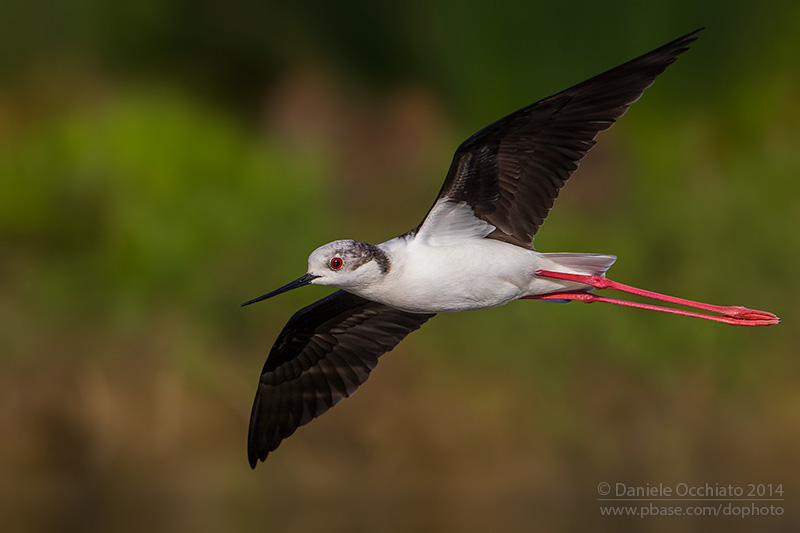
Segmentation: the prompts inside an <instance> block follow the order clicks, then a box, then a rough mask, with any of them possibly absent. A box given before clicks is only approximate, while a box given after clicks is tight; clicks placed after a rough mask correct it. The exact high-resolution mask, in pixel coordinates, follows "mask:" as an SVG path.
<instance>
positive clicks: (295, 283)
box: [239, 274, 319, 307]
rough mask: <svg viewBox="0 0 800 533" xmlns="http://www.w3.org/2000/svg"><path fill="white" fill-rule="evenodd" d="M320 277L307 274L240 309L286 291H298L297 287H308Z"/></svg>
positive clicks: (247, 303) (254, 299) (246, 303)
mask: <svg viewBox="0 0 800 533" xmlns="http://www.w3.org/2000/svg"><path fill="white" fill-rule="evenodd" d="M318 277H319V276H315V275H313V274H305V275H304V276H300V277H299V278H297V279H296V280H294V281H292V282H291V283H287V284H286V285H284V286H283V287H281V288H280V289H275V290H274V291H272V292H268V293H267V294H264V295H263V296H259V297H258V298H253V299H252V300H250V301H249V302H245V303H243V304H242V305H240V306H239V307H244V306H245V305H250V304H254V303H256V302H260V301H262V300H266V299H267V298H272V297H273V296H277V295H279V294H282V293H284V292H286V291H290V290H292V289H296V288H297V287H302V286H303V285H308V284H309V283H311V280H313V279H316V278H318Z"/></svg>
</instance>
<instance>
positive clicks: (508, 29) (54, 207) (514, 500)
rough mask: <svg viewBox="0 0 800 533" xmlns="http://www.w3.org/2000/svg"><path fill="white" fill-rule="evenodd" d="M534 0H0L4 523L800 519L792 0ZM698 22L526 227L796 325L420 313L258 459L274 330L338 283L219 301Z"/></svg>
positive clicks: (724, 527) (394, 216)
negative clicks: (555, 99)
mask: <svg viewBox="0 0 800 533" xmlns="http://www.w3.org/2000/svg"><path fill="white" fill-rule="evenodd" d="M521 4H522V3H511V2H509V3H502V2H501V3H486V2H478V1H475V0H469V1H463V2H459V3H458V4H455V5H449V6H448V5H445V4H444V3H436V2H434V3H430V2H419V1H410V2H403V3H397V4H385V5H380V4H378V5H376V3H374V2H366V1H361V2H321V1H319V2H307V3H300V2H296V3H283V4H275V3H271V2H255V1H252V2H251V1H247V0H232V1H227V2H211V1H199V2H186V1H180V0H168V1H159V0H143V1H139V2H132V1H131V2H106V1H101V0H79V1H77V2H67V1H64V0H60V1H59V0H38V1H26V2H23V1H21V0H10V1H8V0H6V1H4V2H3V3H2V4H0V185H1V187H0V529H2V530H3V531H6V532H15V531H24V532H27V531H31V532H38V531H104V532H105V531H131V532H133V531H193V532H205V531H209V532H210V531H301V532H302V531H310V530H314V529H325V530H328V531H365V532H372V531H377V532H382V531H453V532H469V531H551V530H591V531H621V530H637V531H679V530H680V531H712V530H716V531H751V530H753V531H754V530H758V531H775V532H778V531H796V530H798V529H800V518H798V514H797V512H798V497H800V475H799V474H798V472H800V464H799V463H800V451H798V449H799V448H800V447H799V445H800V387H799V386H798V383H800V362H798V361H799V357H800V356H799V355H798V346H799V345H800V342H798V341H800V334H799V333H798V328H797V326H796V324H797V321H798V319H800V312H799V310H798V303H797V301H798V298H799V297H800V283H798V275H797V265H798V262H800V242H798V237H797V229H798V227H799V226H800V209H798V207H797V205H798V193H800V185H798V178H799V177H800V150H798V147H799V146H800V97H799V96H798V95H800V68H799V67H798V51H800V4H798V3H796V2H789V1H786V2H777V1H767V2H759V3H758V4H757V5H756V4H755V3H753V2H746V1H732V2H695V1H689V0H678V1H676V0H670V1H662V2H650V3H647V4H646V5H645V6H643V5H642V4H641V2H634V1H632V0H628V1H622V2H617V3H615V5H614V6H613V7H612V6H608V5H606V4H607V3H605V2H589V1H580V2H570V3H568V5H567V4H558V3H545V2H527V3H524V5H521ZM565 6H566V7H565ZM701 26H706V27H707V29H706V30H705V31H704V32H703V33H702V34H701V36H700V39H699V41H697V42H696V43H695V44H694V45H693V47H692V49H691V50H690V51H689V52H687V53H686V54H685V55H683V56H681V58H680V59H679V60H678V62H677V63H676V64H675V65H673V66H671V67H670V68H669V69H668V70H667V71H666V72H665V73H664V74H663V75H662V76H661V77H660V78H659V79H658V81H657V82H656V84H655V85H654V86H653V87H651V88H650V89H649V90H648V91H647V92H646V93H645V95H644V97H643V98H642V100H641V101H640V102H638V103H637V104H635V105H634V106H633V108H632V109H631V111H630V113H628V114H627V115H626V116H625V117H624V118H623V119H622V120H621V121H620V123H619V124H617V125H616V126H615V127H614V128H613V129H612V130H611V131H609V132H607V133H604V134H602V135H601V136H600V139H599V140H600V144H599V145H598V147H597V148H596V149H595V150H594V151H593V152H592V153H591V154H590V155H589V157H588V158H587V159H586V160H585V162H584V164H583V165H582V167H581V169H580V171H579V172H578V173H577V174H576V175H575V177H574V178H573V179H572V180H571V181H570V183H569V186H568V187H566V189H565V190H564V191H563V194H562V196H561V198H560V199H559V201H558V203H557V204H556V209H555V210H554V211H553V213H552V214H551V216H550V217H549V218H548V221H547V223H546V224H545V225H544V227H543V229H542V231H541V232H540V233H539V235H538V236H537V239H536V245H537V249H539V250H541V251H549V252H554V251H583V252H598V253H614V254H617V255H618V256H619V258H620V259H619V261H618V263H617V265H616V266H614V268H613V269H612V271H611V274H610V276H611V277H613V278H614V279H618V280H620V281H622V282H626V283H630V284H634V285H637V286H643V287H647V288H651V289H653V290H657V291H661V292H666V293H668V294H675V295H678V296H684V297H688V298H696V299H699V300H702V301H710V302H714V303H721V304H740V305H747V306H750V307H754V308H759V309H767V310H770V311H773V312H775V313H776V314H778V315H779V316H781V317H782V318H783V319H784V322H783V324H781V325H780V326H777V327H769V328H737V327H731V326H726V325H721V324H717V323H712V322H708V321H701V320H694V319H687V318H682V317H674V316H667V315H660V314H655V313H647V312H643V311H633V310H630V309H623V308H617V307H612V306H603V305H600V304H598V305H594V306H587V305H583V304H579V303H573V304H570V305H553V304H548V303H544V302H532V301H527V302H517V303H513V304H510V305H508V306H506V307H504V308H501V309H496V310H491V311H481V312H470V313H462V314H458V315H448V316H444V315H440V316H438V317H436V318H435V319H434V320H432V321H431V322H429V323H428V324H426V325H425V326H424V327H423V328H422V329H421V330H420V331H419V332H416V333H414V334H412V335H411V336H410V337H409V338H408V339H407V340H406V341H404V342H403V343H402V344H401V345H400V346H399V347H398V348H397V349H396V350H394V351H393V352H391V353H389V354H387V355H386V356H384V357H383V358H382V359H381V364H380V365H379V366H378V368H377V369H376V370H375V372H374V373H373V375H372V377H371V379H370V380H369V382H368V383H367V384H366V385H364V386H363V387H362V388H361V389H360V390H359V391H358V394H356V395H355V396H354V397H353V398H351V399H348V400H346V401H344V402H343V403H342V404H340V405H339V406H337V407H336V408H335V409H334V410H333V411H331V412H330V413H328V414H326V415H325V416H324V417H322V418H321V419H319V420H316V421H314V422H313V423H311V424H310V425H309V426H307V427H304V428H302V429H300V430H299V431H298V432H297V433H296V434H295V435H294V436H293V437H292V438H290V439H289V440H288V441H286V442H284V443H283V445H282V446H281V448H280V449H279V450H278V451H277V452H276V453H274V454H273V455H271V456H270V457H269V459H268V461H267V462H266V463H265V464H261V465H259V467H258V468H257V469H256V470H255V471H251V470H250V468H249V467H248V465H247V460H246V455H245V440H246V435H247V419H248V416H249V410H250V403H251V401H252V396H253V394H254V391H255V385H256V382H257V378H258V373H259V371H260V369H261V366H262V365H263V362H264V357H265V356H266V353H267V350H268V349H269V347H270V345H271V343H272V342H273V340H274V339H275V337H276V335H277V333H278V331H280V328H282V327H283V325H284V324H285V322H286V320H287V319H288V318H289V316H290V315H291V314H292V313H293V312H294V311H295V310H297V309H299V308H300V307H301V306H303V305H306V304H308V303H310V302H312V301H314V300H315V299H316V298H319V297H321V296H323V295H325V294H327V293H328V292H330V291H329V290H326V289H324V288H320V287H311V288H305V289H302V290H298V291H293V292H291V293H288V294H285V295H283V296H281V297H280V298H276V299H274V300H270V301H269V302H267V303H262V304H259V305H258V306H253V307H249V308H246V309H239V308H238V307H237V306H238V304H239V303H241V302H242V301H245V300H247V299H250V298H252V297H254V296H257V295H259V294H262V293H264V292H267V291H268V290H271V289H273V288H276V287H278V286H280V285H282V284H284V283H286V282H288V281H290V280H291V279H294V278H295V277H297V276H299V275H301V274H302V273H304V272H305V268H306V257H307V254H308V253H309V252H311V251H312V250H313V249H314V248H316V247H317V246H319V245H321V244H323V243H325V242H328V241H331V240H334V239H337V238H358V239H362V240H366V241H368V242H381V241H383V240H386V239H389V238H391V237H393V236H395V235H398V234H400V233H402V232H405V231H406V230H408V229H410V228H411V227H413V226H415V225H416V224H417V223H418V222H419V220H421V218H422V216H423V215H424V213H425V211H426V210H427V208H428V207H429V206H430V204H431V202H432V200H433V198H434V196H435V194H436V192H437V191H438V189H439V187H440V185H441V181H442V180H443V179H444V174H445V172H446V170H447V167H448V165H449V162H450V158H451V157H452V153H453V151H454V149H455V148H456V146H457V145H458V143H459V142H460V141H461V140H463V139H465V138H466V137H467V136H469V135H470V134H472V133H473V132H475V131H477V130H478V129H479V128H481V127H483V126H485V125H486V124H488V123H489V122H491V121H493V120H495V119H497V118H499V117H500V116H502V115H504V114H506V113H508V112H511V111H513V110H515V109H517V108H519V107H522V106H524V105H527V104H529V103H531V102H533V101H535V100H538V99H539V98H542V97H544V96H547V95H549V94H551V93H553V92H556V91H558V90H561V89H563V88H566V87H567V86H569V85H572V84H574V83H577V82H579V81H582V80H583V79H585V78H588V77H589V76H592V75H594V74H597V73H599V72H601V71H603V70H605V69H607V68H610V67H613V66H615V65H617V64H619V63H621V62H623V61H626V60H628V59H631V58H633V57H635V56H637V55H640V54H642V53H645V52H647V51H649V50H651V49H653V48H655V47H657V46H659V45H661V44H664V43H666V42H667V41H669V40H672V39H674V38H676V37H678V36H680V35H682V34H684V33H687V32H689V31H692V30H694V29H696V28H698V27H701ZM601 482H607V483H610V484H611V486H612V487H614V486H615V484H616V483H625V484H626V485H637V484H639V485H641V484H645V483H650V484H651V485H652V484H658V483H663V484H665V485H668V486H673V487H674V486H675V485H677V484H678V483H687V484H689V485H704V484H706V483H709V484H711V485H712V486H713V485H715V484H719V485H725V486H727V485H729V484H731V485H734V486H741V487H744V488H745V489H746V488H747V486H748V484H750V483H754V484H764V485H769V484H771V485H772V486H773V487H774V488H777V486H778V485H779V484H780V485H781V487H782V489H783V498H784V499H785V501H784V502H781V504H782V505H783V507H784V509H785V512H784V514H783V516H777V517H774V516H773V517H756V518H752V517H751V518H730V517H727V518H723V517H719V518H708V517H705V518H677V517H668V518H656V519H653V518H650V519H640V518H610V517H606V516H601V513H600V505H599V504H598V502H597V501H596V498H598V496H599V495H598V484H599V483H601ZM684 503H685V502H684ZM684 507H685V505H684Z"/></svg>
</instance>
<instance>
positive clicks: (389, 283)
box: [359, 239, 539, 313]
mask: <svg viewBox="0 0 800 533" xmlns="http://www.w3.org/2000/svg"><path fill="white" fill-rule="evenodd" d="M403 248H404V249H403V250H402V251H401V250H397V249H395V250H392V252H393V253H392V269H391V271H390V272H389V273H388V274H387V276H386V278H385V280H384V281H383V282H382V283H380V284H378V285H376V286H373V287H370V288H369V289H367V290H365V291H363V292H361V291H360V292H359V294H360V295H361V296H364V297H365V298H369V299H370V300H375V301H378V302H381V303H385V304H386V305H391V306H392V307H397V308H398V309H403V310H405V311H410V312H417V313H423V312H424V313H446V312H454V311H467V310H470V309H486V308H490V307H498V306H500V305H504V304H506V303H508V302H510V301H512V300H515V299H517V298H519V297H521V296H524V295H526V294H528V289H529V286H530V283H531V279H532V277H533V273H534V271H535V270H536V268H537V261H536V258H537V256H538V255H539V254H537V253H536V252H534V251H532V250H526V249H524V248H520V247H518V246H513V245H511V244H507V243H503V242H500V241H496V240H492V239H476V240H474V241H472V242H467V243H461V244H459V245H457V246H422V245H414V244H412V245H410V246H403Z"/></svg>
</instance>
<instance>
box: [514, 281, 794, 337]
mask: <svg viewBox="0 0 800 533" xmlns="http://www.w3.org/2000/svg"><path fill="white" fill-rule="evenodd" d="M536 275H537V276H544V277H548V278H554V279H561V280H565V281H574V282H577V283H583V284H585V285H589V286H591V287H594V288H596V289H615V290H618V291H622V292H627V293H630V294H635V295H637V296H644V297H647V298H652V299H654V300H661V301H664V302H669V303H674V304H678V305H685V306H687V307H694V308H696V309H703V310H705V311H712V312H714V313H719V314H721V315H723V316H717V315H709V314H705V313H697V312H694V311H684V310H681V309H673V308H671V307H663V306H659V305H652V304H644V303H638V302H629V301H627V300H618V299H616V298H607V297H604V296H597V295H594V294H590V293H588V292H582V291H575V292H557V293H551V294H543V295H537V296H524V297H523V298H525V299H537V300H580V301H582V302H586V303H592V302H606V303H611V304H616V305H624V306H627V307H636V308H638V309H650V310H653V311H661V312H664V313H673V314H676V315H684V316H692V317H697V318H705V319H707V320H715V321H717V322H723V323H725V324H735V325H740V326H767V325H771V324H777V323H779V322H780V319H779V318H778V317H777V316H775V315H773V314H772V313H768V312H766V311H757V310H755V309H748V308H746V307H740V306H722V305H714V304H706V303H702V302H695V301H693V300H685V299H683V298H676V297H674V296H668V295H666V294H660V293H657V292H653V291H648V290H644V289H639V288H637V287H631V286H630V285H625V284H623V283H619V282H616V281H614V280H610V279H608V278H605V277H603V276H586V275H583V274H567V273H565V272H553V271H550V270H539V271H537V272H536Z"/></svg>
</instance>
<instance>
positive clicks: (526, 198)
mask: <svg viewBox="0 0 800 533" xmlns="http://www.w3.org/2000/svg"><path fill="white" fill-rule="evenodd" d="M698 31H700V30H697V31H694V32H692V33H690V34H688V35H685V36H683V37H681V38H680V39H676V40H675V41H672V42H671V43H669V44H666V45H664V46H662V47H661V48H658V49H656V50H653V51H652V52H650V53H648V54H645V55H643V56H641V57H638V58H636V59H634V60H632V61H629V62H627V63H624V64H622V65H620V66H618V67H616V68H613V69H611V70H609V71H607V72H604V73H603V74H600V75H598V76H595V77H594V78H591V79H589V80H586V81H584V82H582V83H579V84H578V85H575V86H573V87H571V88H569V89H566V90H564V91H561V92H560V93H557V94H554V95H553V96H550V97H548V98H545V99H544V100H540V101H539V102H536V103H534V104H531V105H529V106H528V107H525V108H523V109H520V110H519V111H516V112H514V113H512V114H510V115H508V116H506V117H504V118H502V119H500V120H498V121H497V122H495V123H493V124H491V125H489V126H487V127H486V128H484V129H482V130H481V131H479V132H478V133H476V134H475V135H473V136H472V137H470V138H469V139H467V140H466V141H464V142H463V143H462V144H461V146H459V147H458V150H456V153H455V157H454V158H453V163H452V165H451V166H450V171H449V172H448V173H447V178H446V179H445V182H444V185H443V186H442V190H441V191H440V192H439V197H438V198H437V201H436V203H435V204H434V206H433V207H432V208H431V210H430V211H429V212H428V214H427V215H426V217H425V219H424V220H423V222H422V224H421V225H420V226H419V227H418V231H419V232H420V233H421V234H423V235H424V236H426V237H427V238H431V237H433V236H434V235H435V234H436V233H437V232H440V231H441V232H443V233H445V234H449V235H453V236H455V237H456V238H457V237H459V236H461V235H466V236H477V235H480V233H481V232H482V231H485V234H486V235H487V236H488V237H491V238H494V239H498V240H502V241H506V242H509V243H512V244H516V245H517V246H522V247H525V248H533V244H532V241H533V236H534V235H535V234H536V231H537V230H538V229H539V226H540V225H541V224H542V222H544V219H545V217H546V216H547V213H548V211H550V208H551V207H552V206H553V202H554V201H555V199H556V197H557V196H558V192H559V190H560V189H561V187H562V186H563V185H564V182H565V181H566V180H567V179H568V178H569V177H570V175H571V174H572V173H573V172H574V171H575V169H577V168H578V163H579V162H580V160H581V159H583V157H584V156H585V155H586V153H587V152H588V151H589V149H591V148H592V146H594V144H595V141H594V138H595V136H596V135H597V133H598V132H599V131H602V130H605V129H607V128H609V127H611V125H612V124H613V123H614V121H615V120H616V119H617V118H619V117H621V116H622V115H623V114H624V113H625V111H626V110H627V109H628V106H630V105H631V104H632V103H633V102H635V101H636V100H638V99H639V97H640V96H641V95H642V91H644V90H645V89H646V88H647V87H649V86H650V85H651V84H652V83H653V81H655V78H656V76H658V75H659V74H661V73H662V72H663V71H664V69H666V68H667V66H669V65H670V64H671V63H673V62H674V61H675V59H676V58H677V56H678V55H679V54H681V53H683V52H684V51H686V50H687V49H688V47H689V44H690V43H691V42H692V41H694V40H695V39H696V36H695V34H696V33H697V32H698ZM465 205H466V206H469V207H471V208H472V213H474V217H477V218H478V219H480V221H483V222H485V223H488V224H490V225H491V226H490V227H489V229H488V230H484V229H483V228H482V226H481V225H480V224H478V222H479V221H478V220H475V218H474V217H473V216H471V217H470V218H473V220H475V223H474V224H469V223H468V221H467V220H465V217H464V216H463V211H464V209H463V206H465ZM456 206H461V207H462V208H456ZM453 221H455V223H454V222H453ZM464 228H466V229H464ZM480 236H482V235H480Z"/></svg>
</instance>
